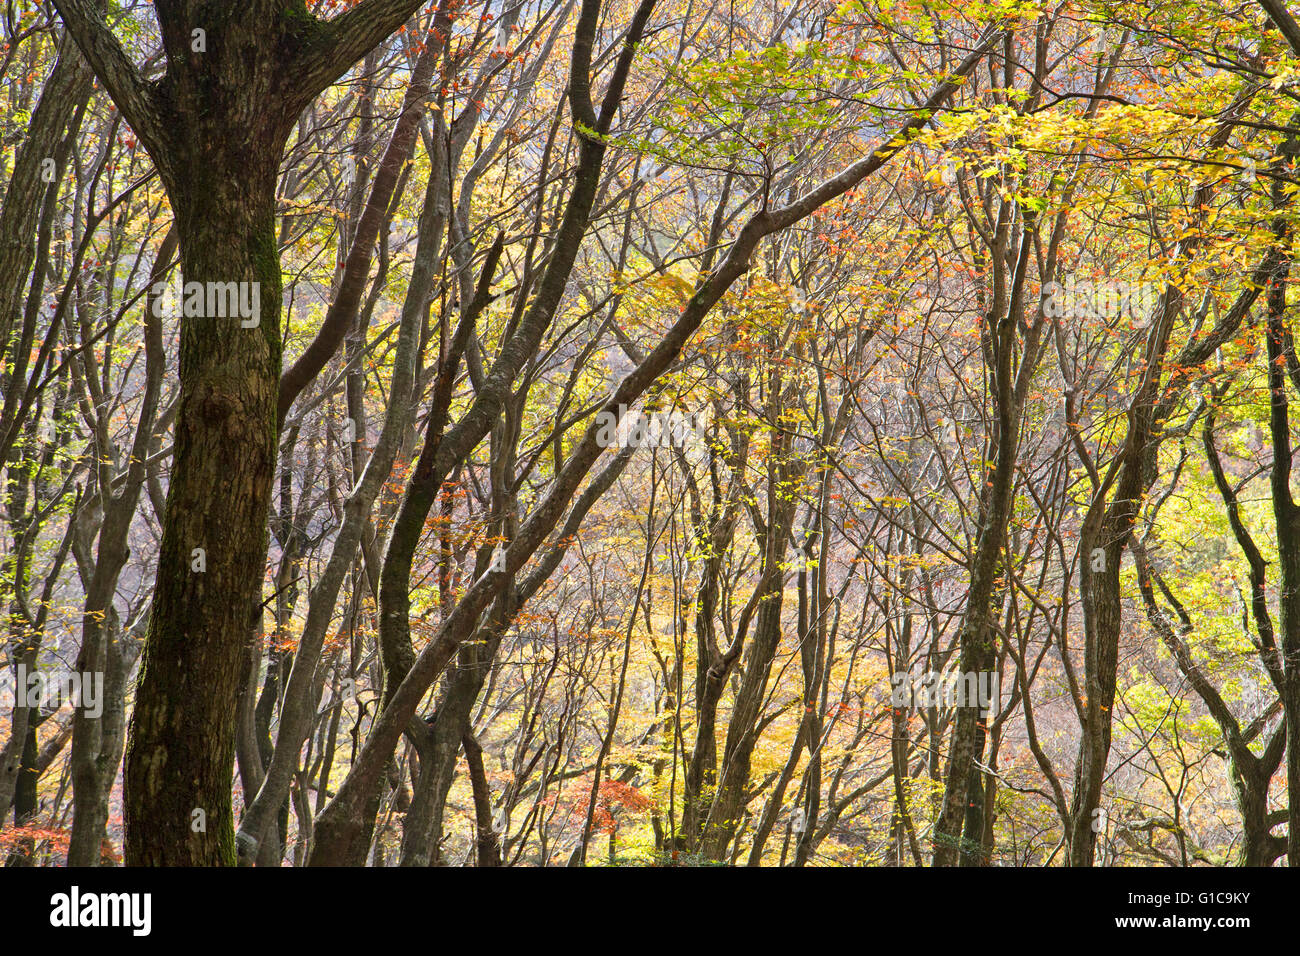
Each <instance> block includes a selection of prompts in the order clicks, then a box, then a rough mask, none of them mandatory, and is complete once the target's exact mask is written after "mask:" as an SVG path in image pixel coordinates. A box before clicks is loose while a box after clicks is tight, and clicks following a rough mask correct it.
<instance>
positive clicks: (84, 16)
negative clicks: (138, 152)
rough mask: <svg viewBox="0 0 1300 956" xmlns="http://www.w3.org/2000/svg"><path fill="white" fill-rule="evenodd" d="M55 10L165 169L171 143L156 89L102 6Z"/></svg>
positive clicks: (61, 1) (67, 1)
mask: <svg viewBox="0 0 1300 956" xmlns="http://www.w3.org/2000/svg"><path fill="white" fill-rule="evenodd" d="M54 6H55V7H56V8H57V9H58V11H59V16H60V17H62V18H63V22H64V24H65V25H66V26H67V28H68V32H69V33H71V34H72V38H73V39H74V40H76V41H77V46H78V47H79V48H80V49H81V54H82V56H84V57H85V58H86V61H87V62H88V63H89V64H90V65H91V67H92V68H93V69H94V71H95V75H96V76H97V77H98V78H99V81H100V82H101V83H102V84H103V85H104V88H105V89H106V90H108V95H109V96H111V97H112V98H113V102H114V103H116V104H117V108H118V109H120V110H121V111H122V116H123V117H125V118H126V121H127V122H128V123H130V124H131V128H132V129H134V130H135V131H136V133H137V134H138V135H139V137H140V139H141V140H142V141H143V142H144V144H145V146H146V147H147V148H148V149H149V153H150V154H151V155H152V156H153V158H154V162H156V163H158V164H159V165H162V164H163V163H164V162H165V161H166V160H165V157H166V155H167V152H168V149H167V147H168V145H169V142H168V138H167V136H166V135H165V133H164V130H165V128H166V127H165V126H164V124H163V123H162V121H161V117H160V115H159V107H158V100H157V95H156V94H155V93H154V87H153V85H152V84H150V83H148V82H146V81H145V79H144V78H143V77H142V76H141V75H140V71H139V70H137V69H136V67H135V64H134V63H132V62H131V58H130V57H128V56H127V55H126V51H125V50H123V49H122V45H121V44H120V43H118V42H117V37H115V36H114V35H113V31H112V29H111V28H110V27H109V25H108V22H107V21H106V20H105V19H104V13H103V11H102V10H101V9H100V5H99V4H98V3H96V2H94V0H54Z"/></svg>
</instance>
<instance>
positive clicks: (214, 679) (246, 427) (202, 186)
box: [125, 134, 280, 866]
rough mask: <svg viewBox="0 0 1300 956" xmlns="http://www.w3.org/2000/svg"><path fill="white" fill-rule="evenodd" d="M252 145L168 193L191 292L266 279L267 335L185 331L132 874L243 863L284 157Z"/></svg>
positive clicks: (263, 310)
mask: <svg viewBox="0 0 1300 956" xmlns="http://www.w3.org/2000/svg"><path fill="white" fill-rule="evenodd" d="M241 138H242V137H241ZM246 142H247V144H248V150H247V153H246V154H244V155H242V156H241V155H238V154H237V155H235V156H233V157H222V156H220V155H213V154H208V155H206V156H204V157H201V158H200V157H195V159H196V162H194V163H193V164H192V168H191V171H190V172H189V173H188V175H187V176H186V177H185V179H184V185H183V186H181V188H180V195H179V196H176V195H174V196H173V202H174V204H175V206H176V207H177V216H178V220H179V222H178V225H179V227H180V237H181V261H182V264H183V271H184V279H185V281H186V283H189V282H202V283H205V286H206V283H208V282H220V283H228V282H248V283H257V286H256V287H255V288H257V290H258V292H257V300H258V302H259V305H260V314H259V315H258V316H257V320H258V324H257V326H256V327H245V325H247V324H248V323H249V322H251V321H252V320H251V319H248V320H244V321H241V320H240V318H238V317H234V318H231V317H226V318H217V317H183V318H181V320H180V322H181V356H180V369H181V375H180V379H181V397H180V410H179V414H178V416H177V421H176V436H175V447H176V451H175V464H174V466H173V469H172V473H171V485H170V487H169V489H168V494H167V521H166V523H165V525H164V528H163V538H162V548H161V552H160V554H159V560H158V577H157V583H156V586H155V590H154V603H153V609H152V618H151V622H150V632H149V639H148V644H147V646H146V648H145V652H144V661H143V664H142V666H141V674H140V682H139V688H138V690H137V694H136V704H135V711H134V714H133V716H132V721H131V744H130V749H129V751H128V754H127V762H126V784H125V788H126V847H127V860H128V862H130V863H132V864H136V865H155V866H156V865H200V866H203V865H233V864H234V862H235V842H234V818H233V816H232V808H231V789H230V781H231V770H232V768H233V763H234V752H235V748H234V743H235V740H234V730H235V704H236V701H237V699H238V696H239V691H240V687H239V682H240V678H241V677H242V675H243V673H244V668H243V666H242V664H243V657H244V654H245V652H246V649H247V644H248V641H249V640H250V637H251V635H252V633H253V628H254V625H255V623H256V621H257V618H258V613H259V597H260V594H261V589H262V579H263V566H264V564H265V559H266V545H267V538H266V516H267V512H268V508H269V505H270V498H271V484H272V479H273V477H274V473H275V455H276V430H275V422H276V396H277V387H278V383H279V377H280V314H279V313H280V265H279V259H278V256H277V254H276V246H275V205H274V201H275V181H276V179H275V177H276V166H277V163H278V159H279V154H280V148H279V143H276V142H257V141H256V138H255V137H254V136H252V135H251V134H250V135H249V136H248V141H246ZM223 158H225V159H227V162H225V163H223V162H222V160H223ZM250 299H251V295H250Z"/></svg>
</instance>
